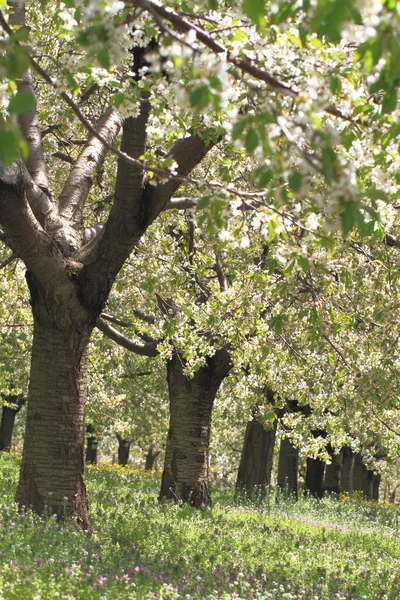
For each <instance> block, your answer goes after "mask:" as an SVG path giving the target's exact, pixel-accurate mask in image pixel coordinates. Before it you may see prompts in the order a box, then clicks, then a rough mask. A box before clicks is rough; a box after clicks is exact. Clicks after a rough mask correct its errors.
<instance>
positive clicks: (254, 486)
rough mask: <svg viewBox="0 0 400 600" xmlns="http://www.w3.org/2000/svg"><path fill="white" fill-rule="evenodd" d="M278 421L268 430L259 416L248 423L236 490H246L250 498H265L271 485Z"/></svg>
mask: <svg viewBox="0 0 400 600" xmlns="http://www.w3.org/2000/svg"><path fill="white" fill-rule="evenodd" d="M277 423H278V420H277V419H276V420H275V421H274V423H273V425H272V427H271V429H268V430H267V429H266V428H265V425H263V424H262V423H260V422H259V421H258V420H257V418H254V419H253V420H252V421H249V422H248V423H247V427H246V433H245V437H244V444H243V450H242V456H241V459H240V465H239V471H238V476H237V481H236V490H237V491H239V490H244V491H245V492H246V494H247V495H248V497H249V498H252V497H253V495H254V496H255V497H257V498H259V499H262V498H264V496H265V493H266V490H267V489H268V488H269V486H270V483H271V473H272V460H273V455H274V446H275V435H276V427H277Z"/></svg>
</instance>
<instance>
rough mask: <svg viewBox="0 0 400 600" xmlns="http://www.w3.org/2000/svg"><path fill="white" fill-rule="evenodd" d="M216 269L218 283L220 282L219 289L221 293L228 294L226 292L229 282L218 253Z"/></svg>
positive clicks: (216, 255)
mask: <svg viewBox="0 0 400 600" xmlns="http://www.w3.org/2000/svg"><path fill="white" fill-rule="evenodd" d="M214 269H215V271H216V273H217V277H218V281H219V288H220V290H221V292H226V290H227V289H228V280H227V278H226V275H225V272H224V269H223V267H222V262H221V256H220V255H219V253H218V252H216V254H215V267H214Z"/></svg>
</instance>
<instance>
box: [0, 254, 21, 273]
mask: <svg viewBox="0 0 400 600" xmlns="http://www.w3.org/2000/svg"><path fill="white" fill-rule="evenodd" d="M17 258H18V255H17V254H15V252H13V253H12V254H10V256H9V257H8V258H6V259H5V260H3V262H2V263H0V270H1V269H4V267H6V266H7V265H9V264H10V263H12V262H13V261H14V260H16V259H17Z"/></svg>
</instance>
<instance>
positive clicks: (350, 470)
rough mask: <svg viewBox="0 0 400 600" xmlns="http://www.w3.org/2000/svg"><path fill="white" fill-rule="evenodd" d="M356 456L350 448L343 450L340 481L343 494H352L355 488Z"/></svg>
mask: <svg viewBox="0 0 400 600" xmlns="http://www.w3.org/2000/svg"><path fill="white" fill-rule="evenodd" d="M355 459H356V457H355V454H354V452H353V451H352V449H351V448H350V447H349V446H345V447H344V448H343V464H342V475H341V480H340V487H341V492H342V493H345V494H351V493H352V491H353V488H354V465H355Z"/></svg>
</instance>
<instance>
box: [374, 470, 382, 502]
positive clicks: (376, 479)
mask: <svg viewBox="0 0 400 600" xmlns="http://www.w3.org/2000/svg"><path fill="white" fill-rule="evenodd" d="M380 485H381V475H380V474H379V473H376V474H375V473H374V475H373V477H372V500H376V502H379V486H380Z"/></svg>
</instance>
